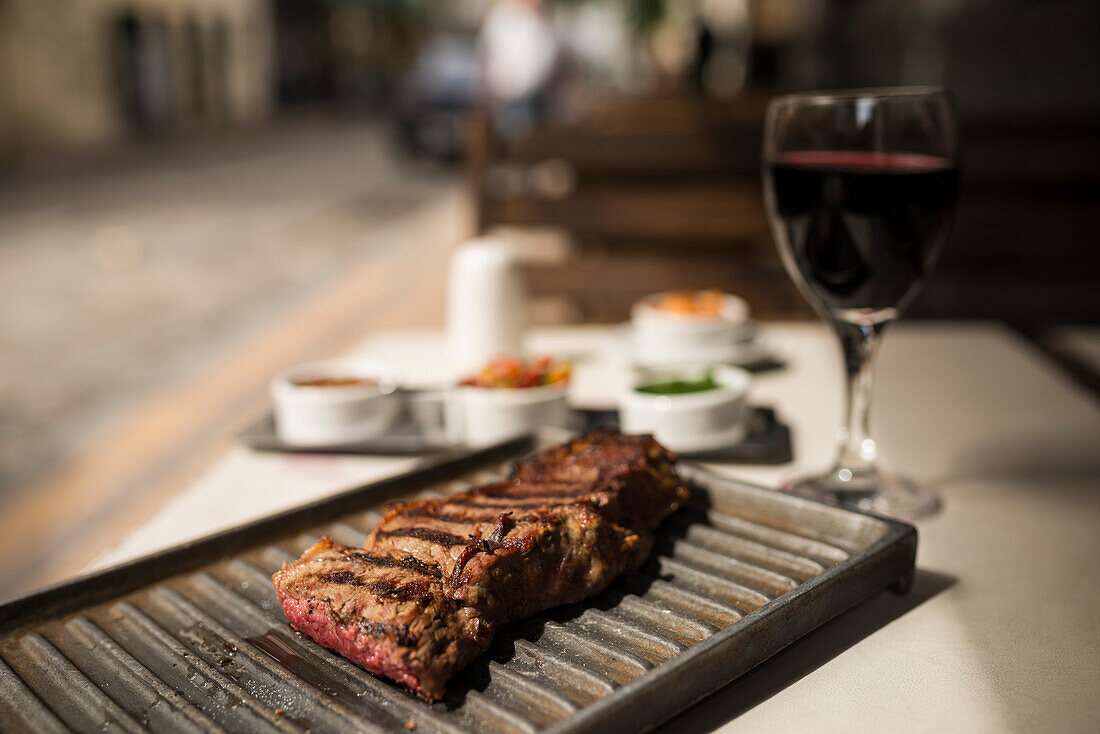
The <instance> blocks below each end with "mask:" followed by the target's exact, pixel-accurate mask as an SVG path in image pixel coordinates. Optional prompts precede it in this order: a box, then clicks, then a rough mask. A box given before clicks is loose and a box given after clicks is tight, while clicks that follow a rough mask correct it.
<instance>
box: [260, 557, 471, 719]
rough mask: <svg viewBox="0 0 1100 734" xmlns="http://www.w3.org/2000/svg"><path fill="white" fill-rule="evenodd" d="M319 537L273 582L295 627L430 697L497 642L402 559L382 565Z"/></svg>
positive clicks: (432, 580)
mask: <svg viewBox="0 0 1100 734" xmlns="http://www.w3.org/2000/svg"><path fill="white" fill-rule="evenodd" d="M373 557H374V556H373V555H372V554H364V553H359V552H357V551H356V549H355V548H349V547H347V546H343V545H339V544H337V543H334V542H333V541H332V540H331V539H330V538H328V537H325V538H322V539H321V541H320V542H318V543H317V544H316V545H314V546H313V547H311V548H309V549H308V550H306V552H305V553H303V554H302V557H301V558H300V559H298V560H297V561H295V562H294V563H292V564H285V565H284V566H283V568H282V570H280V571H277V572H276V573H275V575H274V577H273V581H274V584H275V590H276V593H277V594H278V596H279V601H280V603H282V605H283V610H284V611H285V612H286V616H287V619H288V620H289V621H290V623H291V625H292V626H293V627H294V628H295V629H297V630H299V631H300V632H302V633H303V634H305V635H308V636H309V637H311V638H313V639H314V640H316V641H317V642H318V643H320V644H321V645H324V646H325V647H329V648H332V649H334V650H336V651H338V652H339V653H340V654H341V655H343V656H344V657H346V658H348V659H349V660H351V661H352V662H355V663H357V664H359V665H361V666H363V667H364V668H367V669H368V670H371V671H373V672H375V673H379V674H381V675H384V676H386V677H388V678H392V679H393V680H396V681H398V682H399V683H402V684H404V685H406V686H408V687H409V688H411V689H412V690H414V691H417V692H419V693H422V694H423V695H424V696H426V697H428V698H436V697H438V696H439V695H441V694H442V692H443V690H444V686H445V685H446V682H447V679H449V678H450V677H451V676H452V675H453V674H454V671H455V670H457V669H458V668H461V667H462V666H464V665H466V664H467V663H469V662H470V661H471V660H473V659H474V658H476V657H477V656H478V655H480V654H481V653H482V652H483V651H484V650H485V648H486V647H487V646H488V644H489V642H490V640H491V639H492V634H491V632H490V630H489V629H488V628H487V627H485V626H484V625H483V624H482V622H481V619H480V618H479V616H478V615H477V613H476V612H475V611H474V610H473V609H470V608H469V607H467V606H465V605H463V604H461V603H459V602H456V601H455V600H453V599H451V598H450V597H448V596H447V595H446V594H444V593H443V590H442V585H441V581H440V580H439V579H438V578H437V577H436V576H435V575H433V574H430V573H423V572H422V571H420V570H418V569H416V568H413V567H409V566H408V565H406V564H405V563H403V560H401V559H395V561H394V563H392V564H377V563H373V562H371V561H370V560H366V559H372V558H373Z"/></svg>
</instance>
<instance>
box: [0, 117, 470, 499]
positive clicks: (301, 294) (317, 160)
mask: <svg viewBox="0 0 1100 734" xmlns="http://www.w3.org/2000/svg"><path fill="white" fill-rule="evenodd" d="M74 168H75V169H76V170H73V169H74ZM459 180H460V179H459V177H458V175H457V174H456V173H455V172H454V171H448V170H445V169H441V168H438V167H435V166H433V165H429V164H420V163H414V162H411V161H408V160H406V159H403V158H402V157H401V156H400V155H399V154H398V153H396V152H395V151H394V150H393V149H392V147H391V145H390V140H389V137H388V131H387V130H386V129H385V127H384V126H382V125H381V124H379V123H376V122H371V121H365V120H334V119H327V118H310V119H304V120H296V121H292V122H287V123H282V124H280V125H278V126H274V127H271V128H267V129H263V130H259V131H252V132H244V131H236V132H231V133H223V134H219V135H218V136H217V137H209V138H199V137H193V138H189V139H186V140H183V141H176V140H173V141H171V142H170V143H169V142H168V141H164V142H155V141H150V142H145V143H140V144H136V145H134V146H131V147H130V148H128V149H124V150H121V151H119V152H118V154H117V155H112V156H110V157H109V158H108V159H107V160H101V161H99V162H96V163H94V164H91V165H82V166H76V167H73V166H69V167H68V170H66V169H64V168H62V169H58V168H57V167H54V168H53V169H52V170H45V171H39V172H37V173H26V172H23V173H20V174H18V175H12V176H10V177H9V178H7V179H2V178H0V500H4V499H11V498H13V497H14V496H15V495H16V494H18V491H19V489H20V488H22V487H25V486H26V485H27V484H28V483H29V482H32V481H34V480H35V479H37V478H39V477H41V476H43V475H44V474H45V473H47V472H49V471H50V470H51V469H53V468H55V467H57V466H58V465H61V464H63V463H65V462H66V460H68V459H69V458H71V457H72V456H73V455H74V454H76V453H78V452H79V450H80V449H81V448H82V447H83V446H85V445H87V444H88V443H89V442H92V441H94V440H95V439H96V438H97V437H99V436H100V435H101V434H102V433H103V432H104V430H105V428H106V427H108V426H110V425H111V424H112V423H113V422H117V421H118V420H119V419H120V418H121V417H122V416H125V415H126V413H127V411H128V410H129V409H131V408H133V406H135V405H136V404H137V403H138V402H140V401H142V400H144V399H147V398H149V397H150V396H151V395H155V394H156V393H157V391H158V390H159V389H161V388H164V387H166V386H168V385H172V384H175V383H179V382H181V381H186V380H187V379H188V378H189V377H190V376H192V375H194V374H196V373H197V372H199V371H200V370H201V369H202V368H203V367H204V366H205V365H209V364H212V363H214V362H216V360H217V358H218V357H219V356H220V355H224V354H226V353H229V352H231V351H232V349H233V347H234V346H238V345H240V344H242V343H244V341H245V340H246V339H248V338H249V337H254V336H255V335H256V334H257V333H260V332H263V331H264V330H265V329H268V328H272V327H273V326H274V325H276V324H277V323H278V322H279V321H280V319H281V318H285V317H286V315H287V314H289V313H291V312H293V311H294V309H295V307H296V306H297V305H299V304H301V303H303V302H304V301H306V300H308V299H309V298H310V297H311V296H314V295H316V294H317V293H318V292H320V291H323V290H324V289H325V288H326V286H327V285H330V284H331V283H333V282H334V281H335V280H336V279H338V278H339V276H340V275H341V273H342V272H345V271H346V270H348V269H349V268H351V267H353V266H355V265H357V264H361V263H362V262H365V261H369V259H370V258H371V256H372V250H373V248H375V247H380V246H383V245H380V244H379V243H378V242H377V241H376V240H374V239H372V238H371V237H370V234H371V233H372V231H374V230H377V229H378V228H380V227H384V226H387V225H390V224H392V223H393V222H394V221H395V220H398V219H400V218H401V217H403V216H404V217H408V216H410V215H412V214H415V212H416V211H417V210H418V209H420V208H422V207H427V206H430V205H431V204H432V202H438V201H439V200H440V199H441V198H445V197H447V196H449V195H450V196H453V194H454V192H455V191H456V190H457V189H458V188H459ZM392 239H393V238H390V239H389V240H384V241H389V242H390V243H391V244H390V246H393V245H392ZM440 267H442V265H440ZM369 328H370V323H369V321H365V322H364V324H363V330H364V331H367V330H369Z"/></svg>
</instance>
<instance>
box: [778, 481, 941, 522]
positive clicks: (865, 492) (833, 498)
mask: <svg viewBox="0 0 1100 734" xmlns="http://www.w3.org/2000/svg"><path fill="white" fill-rule="evenodd" d="M862 486H863V487H864V488H862V489H853V488H852V487H851V485H850V484H847V483H844V482H841V481H840V480H839V479H838V478H837V476H836V475H835V474H833V473H829V474H824V475H819V476H812V477H800V478H797V479H792V480H790V481H788V482H786V483H785V484H784V485H783V486H782V487H780V490H782V491H783V492H788V493H790V494H794V495H798V496H799V497H807V498H809V499H813V500H817V501H819V502H825V503H827V504H830V505H841V506H844V507H851V508H854V509H857V510H863V511H864V512H873V513H875V514H877V515H886V516H888V517H895V518H898V519H900V520H919V519H921V518H924V517H928V516H929V515H932V514H934V513H936V512H938V511H939V509H940V508H941V507H942V502H941V500H940V496H939V494H938V493H937V492H935V491H933V490H931V489H929V488H928V487H924V486H922V485H919V484H917V483H916V482H914V481H913V480H911V479H908V478H906V477H898V476H894V475H892V474H884V473H882V472H876V473H875V474H874V477H873V478H872V479H871V481H866V482H864V483H863V484H862Z"/></svg>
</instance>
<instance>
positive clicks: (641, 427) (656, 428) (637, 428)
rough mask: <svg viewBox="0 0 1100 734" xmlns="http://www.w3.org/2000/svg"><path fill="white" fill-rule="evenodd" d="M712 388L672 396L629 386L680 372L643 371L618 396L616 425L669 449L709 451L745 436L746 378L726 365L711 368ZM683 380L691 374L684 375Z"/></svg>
mask: <svg viewBox="0 0 1100 734" xmlns="http://www.w3.org/2000/svg"><path fill="white" fill-rule="evenodd" d="M711 376H712V377H713V378H714V381H715V382H717V383H718V387H717V388H714V389H711V390H705V391H701V392H692V393H683V394H677V395H654V394H651V393H643V392H638V391H637V390H636V389H635V387H638V386H640V385H646V384H652V383H654V382H661V381H665V380H669V379H680V378H683V377H684V375H683V374H668V373H664V374H661V373H653V372H650V373H648V374H646V375H645V376H644V378H643V380H641V381H639V382H637V383H635V384H634V385H632V386H631V387H630V388H629V389H627V390H625V391H623V392H622V393H621V395H620V397H619V423H620V425H621V427H622V430H623V431H624V432H625V433H650V434H652V435H653V437H654V438H656V439H657V440H658V441H659V442H661V443H662V444H664V445H665V446H667V447H668V448H670V449H672V450H673V451H684V452H687V451H711V450H714V449H720V448H723V447H725V446H732V445H734V444H736V443H739V442H740V441H742V440H743V439H744V437H745V418H746V413H747V405H748V393H749V387H750V386H751V384H752V377H751V376H750V375H749V373H748V372H746V371H745V370H742V369H738V368H737V367H729V366H726V365H720V366H716V367H714V368H712V369H711ZM688 377H689V378H692V377H694V376H691V375H689V376H688Z"/></svg>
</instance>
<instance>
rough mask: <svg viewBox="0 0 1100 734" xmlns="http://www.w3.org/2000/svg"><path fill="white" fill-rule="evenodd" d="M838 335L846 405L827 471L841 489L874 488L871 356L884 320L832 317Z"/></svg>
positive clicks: (878, 340) (874, 464) (880, 336)
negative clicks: (851, 320)
mask: <svg viewBox="0 0 1100 734" xmlns="http://www.w3.org/2000/svg"><path fill="white" fill-rule="evenodd" d="M832 325H833V329H834V330H835V331H836V333H837V336H839V337H840V345H841V349H842V350H843V352H844V367H845V373H846V376H847V385H848V391H847V406H846V409H845V415H844V422H843V424H841V427H840V431H839V436H838V439H839V450H838V452H837V458H836V463H835V465H834V466H833V468H832V470H831V471H830V474H831V475H832V477H833V479H834V480H835V481H836V483H837V486H838V488H840V491H842V492H843V491H850V492H854V493H862V492H869V491H874V489H875V487H874V484H875V481H876V479H877V465H876V458H877V456H878V451H877V448H876V446H875V440H874V439H873V438H871V430H870V413H871V393H872V390H873V388H874V359H875V353H876V352H877V351H878V345H879V342H880V341H882V332H883V330H884V329H885V326H886V323H885V322H879V323H867V324H853V323H848V322H846V321H839V320H833V322H832Z"/></svg>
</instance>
